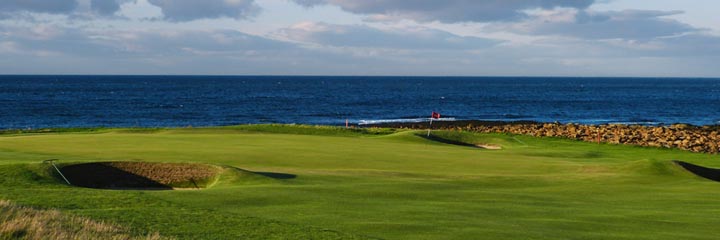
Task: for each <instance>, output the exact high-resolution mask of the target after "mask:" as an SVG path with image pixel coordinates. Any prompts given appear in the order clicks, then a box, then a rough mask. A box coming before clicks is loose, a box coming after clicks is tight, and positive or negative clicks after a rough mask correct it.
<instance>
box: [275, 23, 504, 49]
mask: <svg viewBox="0 0 720 240" xmlns="http://www.w3.org/2000/svg"><path fill="white" fill-rule="evenodd" d="M281 33H282V34H283V35H285V36H286V37H287V38H289V39H291V40H294V41H299V42H305V43H314V44H319V45H325V46H335V47H360V48H392V49H419V50H420V49H447V50H450V49H477V48H486V47H491V46H493V45H495V44H497V43H499V41H496V40H491V39H484V38H477V37H463V36H458V35H454V34H451V33H448V32H445V31H440V30H436V29H430V28H424V27H416V28H406V29H392V30H380V29H376V28H372V27H368V26H364V25H337V24H328V23H316V22H304V23H299V24H296V25H294V26H291V27H289V28H285V29H283V30H281Z"/></svg>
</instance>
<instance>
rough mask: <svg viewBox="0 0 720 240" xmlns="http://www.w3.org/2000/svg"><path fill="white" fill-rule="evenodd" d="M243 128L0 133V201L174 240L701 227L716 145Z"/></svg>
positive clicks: (621, 232)
mask: <svg viewBox="0 0 720 240" xmlns="http://www.w3.org/2000/svg"><path fill="white" fill-rule="evenodd" d="M422 133H423V132H415V131H396V130H391V129H372V130H364V129H351V130H345V129H340V128H332V127H311V126H282V125H246V126H235V127H218V128H182V129H153V130H148V131H143V130H142V129H102V131H79V132H66V131H61V132H53V133H32V134H6V135H0V190H1V191H0V199H7V200H11V201H13V202H15V203H18V204H22V205H25V206H33V207H38V208H54V209H59V210H61V211H62V212H66V213H69V214H73V215H77V216H83V217H88V218H91V219H95V220H99V221H109V222H112V223H115V224H119V225H122V226H128V227H131V228H132V231H133V232H132V234H134V235H139V236H143V235H147V234H148V233H154V232H158V233H159V234H160V235H162V236H168V237H176V238H179V239H200V238H207V239H238V238H250V239H367V238H380V239H713V238H714V237H715V234H716V232H717V231H716V229H717V226H720V218H718V217H717V216H718V214H719V213H720V198H717V197H716V196H719V194H720V183H716V182H712V181H708V180H705V179H702V178H699V177H696V176H694V175H692V174H690V173H687V172H686V171H684V170H682V169H681V168H679V167H678V166H676V165H674V164H673V163H672V162H671V160H674V159H679V160H683V161H686V162H690V163H693V164H697V165H701V166H707V167H716V168H717V167H720V161H718V160H717V159H716V158H717V156H716V155H708V154H697V153H689V152H684V151H679V150H669V149H655V148H643V147H633V146H618V145H606V144H602V145H597V144H592V143H584V142H575V141H570V140H564V139H553V138H542V139H541V138H533V137H528V136H511V135H504V134H474V133H457V132H439V131H438V132H434V133H433V134H435V135H436V136H438V137H443V138H446V139H451V140H454V141H461V142H466V143H472V144H478V143H483V144H495V145H500V146H502V147H503V149H502V150H484V149H478V148H472V147H466V146H458V145H451V144H445V143H441V142H437V141H430V140H427V139H425V138H422V137H420V136H418V134H422ZM50 158H58V159H60V163H78V162H95V161H125V160H127V161H149V162H194V163H206V164H213V165H218V166H223V167H225V168H226V169H227V168H232V171H233V172H234V173H233V174H222V175H221V177H220V179H219V180H218V182H217V183H216V184H214V185H213V187H211V188H208V189H204V190H179V191H118V190H97V189H85V188H77V187H70V186H66V185H64V184H63V183H62V182H61V180H59V179H57V178H55V177H54V174H53V173H52V172H51V171H49V170H50V169H49V168H48V166H47V165H44V164H42V163H41V161H42V160H44V159H50Z"/></svg>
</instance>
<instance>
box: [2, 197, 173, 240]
mask: <svg viewBox="0 0 720 240" xmlns="http://www.w3.org/2000/svg"><path fill="white" fill-rule="evenodd" d="M0 239H8V240H9V239H28V240H35V239H38V240H40V239H78V240H84V239H118V240H120V239H123V240H129V239H147V240H160V239H168V238H165V237H161V236H160V235H159V234H157V233H153V234H149V235H147V236H135V235H132V234H131V233H130V232H129V231H128V230H127V229H126V228H123V227H120V226H117V225H113V224H109V223H104V222H98V221H93V220H90V219H87V218H83V217H75V216H67V215H64V214H62V213H60V212H59V211H57V210H37V209H33V208H28V207H22V206H18V205H15V204H12V203H10V202H9V201H6V200H0Z"/></svg>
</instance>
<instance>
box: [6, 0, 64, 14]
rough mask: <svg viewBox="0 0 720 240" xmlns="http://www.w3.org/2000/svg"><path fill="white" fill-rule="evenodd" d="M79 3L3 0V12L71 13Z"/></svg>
mask: <svg viewBox="0 0 720 240" xmlns="http://www.w3.org/2000/svg"><path fill="white" fill-rule="evenodd" d="M77 5H78V3H77V1H76V0H2V1H0V13H2V12H22V11H26V12H42V13H69V12H72V11H73V10H74V9H75V8H76V7H77Z"/></svg>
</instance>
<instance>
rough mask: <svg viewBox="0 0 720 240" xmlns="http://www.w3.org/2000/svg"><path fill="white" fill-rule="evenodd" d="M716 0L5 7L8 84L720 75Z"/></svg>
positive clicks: (128, 2)
mask: <svg viewBox="0 0 720 240" xmlns="http://www.w3.org/2000/svg"><path fill="white" fill-rule="evenodd" d="M717 9H720V2H719V1H716V0H682V1H681V0H653V1H641V0H52V1H48V0H2V1H0V74H122V75H136V74H138V75H145V74H159V75H186V74H189V75H362V76H369V75H383V76H385V75H402V76H416V75H420V76H582V77H621V76H623V77H720V67H718V66H720V64H718V62H720V14H717Z"/></svg>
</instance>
